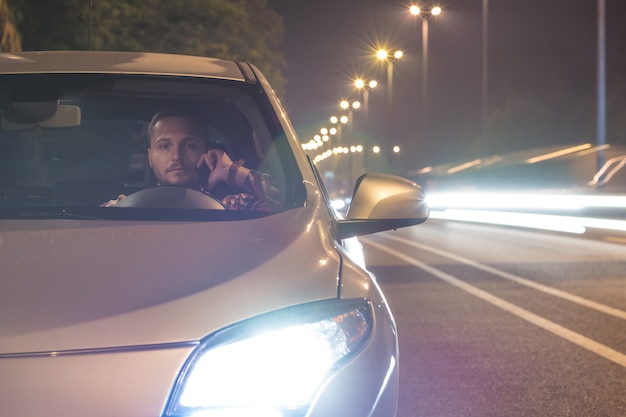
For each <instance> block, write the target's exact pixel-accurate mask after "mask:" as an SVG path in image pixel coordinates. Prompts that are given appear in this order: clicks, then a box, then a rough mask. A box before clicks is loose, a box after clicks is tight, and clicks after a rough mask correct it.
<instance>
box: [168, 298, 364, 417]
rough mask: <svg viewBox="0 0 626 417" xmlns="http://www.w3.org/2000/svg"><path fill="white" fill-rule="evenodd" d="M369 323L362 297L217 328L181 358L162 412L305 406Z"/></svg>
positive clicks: (204, 416) (208, 415) (258, 412)
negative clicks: (184, 358)
mask: <svg viewBox="0 0 626 417" xmlns="http://www.w3.org/2000/svg"><path fill="white" fill-rule="evenodd" d="M371 327H372V313H371V307H370V305H369V303H368V302H366V301H363V300H349V301H346V300H332V301H325V302H318V303H312V304H309V305H306V306H298V307H297V308H290V309H287V310H283V311H280V312H277V313H271V314H268V315H265V316H262V317H259V318H255V319H251V320H248V321H246V322H242V323H239V324H237V325H234V326H231V327H229V328H227V329H225V330H223V331H220V332H217V333H216V334H214V335H211V336H209V337H207V338H206V339H205V340H204V341H203V342H202V344H201V345H200V346H199V347H198V348H197V349H196V351H195V352H194V353H193V354H192V355H191V357H190V358H189V360H188V362H187V364H186V365H185V366H184V368H183V370H182V371H181V374H180V376H179V379H178V382H177V384H176V387H175V388H174V391H173V394H172V397H171V399H170V403H169V405H168V407H167V412H166V415H167V416H181V417H183V416H184V417H188V416H189V417H191V416H193V417H199V416H201V417H216V416H220V417H222V416H231V415H238V416H241V415H254V416H260V417H270V416H272V417H280V416H286V415H289V416H291V415H300V414H304V412H305V411H306V408H307V407H308V405H309V403H310V401H311V399H312V398H313V397H314V395H315V394H316V392H317V391H318V389H319V388H320V387H321V386H322V385H323V384H324V381H325V380H326V378H328V377H329V375H330V374H331V371H332V370H333V368H336V367H338V366H340V365H341V363H342V362H343V361H345V360H346V359H347V358H348V357H349V356H350V355H351V354H353V353H354V352H356V351H358V349H359V348H360V347H361V346H362V345H363V344H364V342H365V341H366V340H367V337H368V336H369V334H370V332H371ZM298 411H301V412H298ZM285 413H287V414H285Z"/></svg>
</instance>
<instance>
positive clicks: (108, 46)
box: [0, 0, 286, 95]
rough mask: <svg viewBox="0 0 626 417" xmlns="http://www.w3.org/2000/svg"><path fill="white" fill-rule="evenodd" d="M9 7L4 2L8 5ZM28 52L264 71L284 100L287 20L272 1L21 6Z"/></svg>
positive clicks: (70, 0) (24, 2)
mask: <svg viewBox="0 0 626 417" xmlns="http://www.w3.org/2000/svg"><path fill="white" fill-rule="evenodd" d="M0 1H2V0H0ZM11 7H12V9H15V15H16V16H17V22H16V25H17V27H18V30H19V32H20V34H21V36H22V45H23V48H24V49H25V50H76V49H83V50H84V49H92V50H117V51H150V52H166V53H178V54H191V55H201V56H213V57H218V58H225V59H239V60H244V61H249V62H252V63H254V64H255V65H257V66H258V67H259V68H260V69H261V70H262V71H263V72H264V74H265V75H266V76H267V77H268V78H269V80H270V83H271V84H272V85H273V86H274V88H275V89H276V90H277V92H278V93H279V95H281V94H282V90H283V88H284V86H285V84H286V80H285V78H284V76H283V75H282V74H283V70H284V69H285V68H286V60H285V58H284V56H283V55H282V53H281V52H280V50H279V48H280V46H281V43H282V40H283V32H284V26H283V20H282V17H281V16H280V15H279V14H277V13H276V12H275V11H273V10H272V9H271V8H270V7H269V6H268V2H267V0H185V1H184V2H183V1H161V0H135V1H129V0H107V1H97V0H92V1H86V0H47V1H45V2H42V1H40V0H13V2H12V3H11Z"/></svg>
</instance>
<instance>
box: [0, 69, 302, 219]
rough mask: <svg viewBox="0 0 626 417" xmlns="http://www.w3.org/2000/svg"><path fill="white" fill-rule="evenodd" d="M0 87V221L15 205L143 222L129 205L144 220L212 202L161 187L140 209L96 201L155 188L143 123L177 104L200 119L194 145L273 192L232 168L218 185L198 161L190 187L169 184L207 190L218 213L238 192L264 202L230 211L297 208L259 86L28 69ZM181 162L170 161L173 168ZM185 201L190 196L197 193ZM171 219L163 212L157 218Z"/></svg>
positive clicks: (287, 156) (292, 178)
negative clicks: (252, 175)
mask: <svg viewBox="0 0 626 417" xmlns="http://www.w3.org/2000/svg"><path fill="white" fill-rule="evenodd" d="M0 93H1V94H2V125H1V129H0V197H1V198H0V210H1V212H0V214H1V215H2V216H3V217H14V216H15V215H16V213H17V212H16V210H18V211H19V213H20V216H24V215H28V213H34V214H33V215H34V217H46V216H47V215H58V214H59V213H62V214H63V215H64V216H67V215H68V213H72V212H76V213H79V214H77V216H78V217H80V213H83V214H85V213H89V214H88V215H85V216H84V217H89V218H91V217H95V218H107V217H109V216H114V217H115V218H119V217H120V216H121V215H120V213H119V212H120V211H122V212H128V211H132V210H135V212H134V213H133V214H129V216H130V217H132V218H133V219H136V218H142V215H141V214H138V213H137V211H146V210H147V209H150V211H151V214H150V215H149V216H147V215H146V217H145V218H149V219H150V220H154V217H155V215H154V212H155V209H156V211H157V212H158V211H159V210H158V209H164V210H165V211H164V213H165V212H168V211H169V210H174V211H180V210H198V209H201V210H207V211H213V209H216V208H221V207H213V206H212V205H210V204H209V205H208V206H207V205H205V204H204V203H200V205H197V204H195V203H193V202H192V203H188V202H187V200H189V199H190V197H188V196H187V197H185V199H186V200H185V201H184V202H181V203H180V204H178V203H176V204H171V202H172V199H173V198H177V197H173V196H176V195H179V194H180V193H178V194H177V193H174V194H172V193H171V192H170V193H169V194H163V193H162V192H160V190H157V191H158V193H157V194H163V196H161V197H157V198H156V200H155V198H153V197H151V198H152V200H151V203H150V204H148V205H146V203H145V202H144V203H137V200H142V199H141V198H134V199H128V200H127V201H132V202H133V203H132V204H126V205H124V207H122V204H120V206H119V207H115V204H110V205H109V206H108V207H104V206H105V205H107V204H106V203H107V202H109V201H112V200H117V199H118V197H119V196H120V195H121V196H131V195H134V194H136V193H139V192H141V191H142V190H146V189H149V188H154V187H157V186H158V185H164V184H160V182H159V180H158V179H157V178H155V172H154V171H153V169H152V168H151V163H152V162H154V161H150V158H149V156H148V154H149V153H152V154H153V155H155V154H156V151H155V150H151V152H149V151H148V149H149V148H150V147H151V142H150V141H151V139H150V137H149V135H148V130H147V129H148V125H149V123H150V121H151V119H152V118H153V117H154V116H155V114H157V113H158V112H162V111H164V109H183V108H184V109H193V110H192V111H193V114H194V116H196V117H197V118H199V119H201V121H202V124H203V129H206V135H204V133H203V135H202V136H203V140H205V142H206V147H207V148H206V149H204V146H205V143H204V142H203V144H202V145H199V146H202V150H201V153H202V152H205V151H207V150H208V149H216V150H220V151H223V152H225V153H226V155H227V156H228V159H227V160H228V161H230V160H232V161H239V162H240V163H241V166H243V167H244V168H247V169H250V170H252V171H254V172H258V173H260V174H259V175H260V176H259V178H264V179H269V180H267V181H268V182H269V183H270V184H271V190H272V191H271V196H269V197H268V196H266V195H264V191H263V189H262V188H261V187H257V188H255V187H254V186H253V187H251V186H250V184H248V183H246V181H245V179H241V178H239V177H237V176H236V175H235V174H237V172H239V174H237V175H241V174H240V172H241V171H239V170H237V171H233V172H231V176H230V177H229V181H225V179H226V177H224V180H223V181H217V183H214V184H209V181H208V179H209V175H210V173H211V169H210V168H209V167H208V166H207V164H200V166H199V167H196V168H197V173H194V174H193V175H194V182H193V183H192V184H187V183H184V182H181V183H175V184H174V185H182V186H183V187H185V188H188V189H193V191H194V192H195V191H200V192H202V193H204V194H208V195H210V196H211V197H212V198H213V199H215V200H217V201H219V202H220V204H222V205H224V206H225V208H226V209H227V210H226V211H228V209H230V208H231V207H230V206H229V204H230V203H229V202H231V201H234V200H233V199H235V200H236V199H239V198H240V196H241V195H243V196H244V197H245V198H247V199H248V200H250V199H252V200H254V199H257V200H263V199H264V198H268V199H270V200H271V205H268V204H249V205H245V207H244V205H242V204H240V203H237V204H239V205H238V206H237V207H238V208H242V207H243V208H246V209H248V211H262V212H264V213H263V214H268V213H267V212H268V211H271V212H277V211H281V210H283V209H285V208H287V207H293V206H294V205H297V204H298V203H297V202H295V201H294V199H293V198H294V197H293V196H294V195H297V194H298V193H297V192H296V188H297V187H298V185H297V184H298V176H297V175H296V173H295V172H290V169H293V168H289V167H293V166H295V164H294V163H293V161H292V156H291V153H290V151H289V147H288V145H287V143H286V142H285V139H284V135H283V133H282V131H281V130H280V125H279V124H278V122H277V121H276V119H275V118H273V117H272V116H271V115H272V114H273V113H272V112H271V107H270V106H269V104H267V100H264V99H263V95H262V94H261V93H260V92H259V90H258V86H256V87H255V86H253V85H250V84H245V83H241V82H233V81H228V80H208V79H194V78H184V77H171V76H164V77H157V76H150V77H148V76H140V75H134V76H133V75H125V76H119V75H93V74H28V75H10V76H3V77H2V78H1V79H0ZM203 132H204V130H203ZM204 136H206V137H204ZM159 146H162V145H159ZM185 146H187V147H188V145H185ZM176 158H178V156H177V157H176ZM153 160H154V157H153ZM181 160H182V157H181ZM196 160H197V159H196ZM167 163H168V164H170V165H168V166H167V167H166V168H164V169H167V170H169V169H170V167H171V166H172V165H171V163H170V162H167ZM186 163H187V162H180V163H178V162H174V163H173V164H174V165H175V168H176V167H178V168H179V170H182V168H184V167H185V164H186ZM191 163H193V164H194V165H195V160H193V161H192V162H189V163H187V164H188V165H189V164H191ZM181 167H182V168H181ZM172 169H173V168H172ZM167 172H169V171H167ZM245 172H247V171H245ZM261 174H262V175H261ZM162 181H165V180H162ZM264 181H265V180H264ZM214 182H215V181H214ZM252 185H255V184H252ZM266 188H267V189H269V186H268V187H266ZM191 192H192V191H189V192H188V193H187V194H189V193H191ZM265 194H269V192H265ZM139 195H141V194H139ZM192 197H193V198H191V199H190V200H189V201H195V200H197V199H198V198H197V197H196V196H192ZM143 200H145V198H144V199H143ZM248 200H245V201H248ZM242 201H244V200H242ZM112 207H115V208H112ZM268 207H271V210H269V209H268ZM110 211H117V213H115V214H111V213H108V212H110ZM216 211H217V210H216ZM222 211H223V210H222ZM37 213H39V214H37ZM41 213H46V214H41ZM222 215H226V214H224V213H223V214H222ZM230 216H233V215H232V214H230ZM122 217H123V216H122ZM157 217H158V216H157ZM171 217H172V214H171V213H169V214H168V215H164V217H163V218H171ZM174 217H175V216H174ZM235 217H236V216H234V218H235ZM240 217H241V218H246V217H250V214H248V215H245V216H240Z"/></svg>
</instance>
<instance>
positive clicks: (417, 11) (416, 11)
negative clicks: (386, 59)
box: [409, 6, 442, 115]
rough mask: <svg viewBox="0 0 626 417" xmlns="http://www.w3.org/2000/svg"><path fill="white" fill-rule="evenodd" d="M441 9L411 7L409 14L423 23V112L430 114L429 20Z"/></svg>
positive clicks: (435, 7) (436, 7)
mask: <svg viewBox="0 0 626 417" xmlns="http://www.w3.org/2000/svg"><path fill="white" fill-rule="evenodd" d="M441 11H442V10H441V7H439V6H434V7H431V8H426V9H424V8H420V7H418V6H410V7H409V13H411V14H412V15H413V16H419V17H420V18H421V21H422V111H423V112H424V114H425V115H426V114H428V19H429V18H430V17H431V16H439V15H440V14H441Z"/></svg>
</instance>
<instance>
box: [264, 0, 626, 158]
mask: <svg viewBox="0 0 626 417" xmlns="http://www.w3.org/2000/svg"><path fill="white" fill-rule="evenodd" d="M269 4H270V6H271V7H272V8H274V9H275V10H276V11H277V12H278V13H279V14H281V15H283V16H284V24H285V40H284V44H283V52H284V54H285V56H286V58H287V61H288V69H287V71H286V77H287V79H288V84H287V86H286V96H284V97H283V102H284V104H285V105H286V107H287V110H288V111H289V112H290V116H291V119H292V121H293V122H294V125H295V128H296V130H297V131H298V133H299V135H300V139H301V140H302V141H305V140H308V139H310V137H312V135H313V134H314V133H315V132H317V130H319V128H320V127H322V126H324V125H328V124H329V123H328V122H327V120H328V118H329V116H331V115H333V114H338V113H339V107H338V102H339V101H340V99H342V98H356V97H357V96H356V94H357V93H356V90H355V89H354V88H353V86H352V81H353V79H354V78H355V77H356V76H365V77H368V78H375V79H376V80H378V82H379V87H378V88H377V89H375V90H372V91H371V92H370V95H369V106H368V107H369V109H368V115H369V117H368V120H367V121H364V120H359V117H361V118H362V115H359V114H358V113H355V119H354V131H355V135H356V136H358V137H360V138H362V139H363V140H364V141H369V143H381V144H383V145H384V143H385V142H386V141H387V142H388V140H387V138H388V137H389V136H391V138H392V141H393V142H394V144H398V145H400V146H401V147H402V149H403V150H404V151H405V152H403V158H402V164H403V165H404V168H405V169H410V168H416V167H418V166H425V165H430V164H438V163H446V162H454V161H462V160H468V159H471V158H473V157H475V156H478V155H485V154H492V153H497V152H506V151H512V150H518V149H526V148H530V147H536V146H543V145H552V144H567V143H579V142H585V141H587V142H589V141H594V140H595V131H596V108H597V107H596V106H597V104H596V91H597V89H596V85H597V83H596V80H597V70H596V69H597V21H598V20H597V1H596V0H489V6H490V7H489V28H488V34H489V36H488V57H489V66H488V84H487V85H488V91H489V95H488V100H487V102H488V105H489V107H488V108H489V112H490V124H489V130H488V132H489V133H488V137H487V140H483V139H482V138H483V135H482V132H483V123H482V121H483V117H482V114H483V113H482V103H483V101H482V82H481V80H482V76H483V72H482V65H481V63H482V40H481V39H482V36H481V34H482V13H483V12H482V4H483V1H482V0H444V1H443V2H442V3H439V5H440V6H442V7H443V9H444V11H443V13H442V14H441V15H440V16H437V17H436V18H435V17H433V18H431V20H430V23H429V43H428V50H429V53H428V64H429V65H428V86H429V87H428V101H427V112H424V111H423V109H424V107H423V100H422V95H421V94H422V72H421V69H420V63H421V50H422V29H421V23H420V20H419V19H417V18H416V17H415V16H412V15H411V14H409V13H408V3H407V2H406V1H404V0H397V1H392V0H376V1H374V0H269ZM425 5H426V6H428V5H430V4H425ZM606 11H607V13H606V66H607V97H608V100H609V101H610V103H609V109H608V111H609V113H610V115H609V116H608V119H609V120H608V121H607V123H608V129H609V134H610V135H611V138H610V139H609V142H611V141H614V142H619V141H622V142H626V139H625V137H626V123H625V122H624V121H621V119H624V118H626V104H625V101H626V97H625V94H626V60H625V56H626V54H625V53H624V51H625V50H626V25H625V24H624V23H623V22H625V21H626V1H623V0H606ZM377 45H387V46H388V47H390V48H394V49H401V50H403V51H404V53H405V56H404V57H403V59H401V60H398V61H397V62H396V63H395V64H394V70H393V71H394V80H393V93H392V94H393V105H392V108H393V116H392V118H391V120H392V125H393V127H391V128H390V127H389V123H388V121H389V117H388V110H389V107H388V106H387V90H386V74H387V72H386V69H385V68H386V67H385V66H384V65H383V64H382V63H381V62H380V61H377V60H376V59H375V57H374V56H373V51H374V50H375V46H377ZM620 92H621V94H620ZM424 114H427V117H424ZM390 132H391V133H390Z"/></svg>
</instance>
